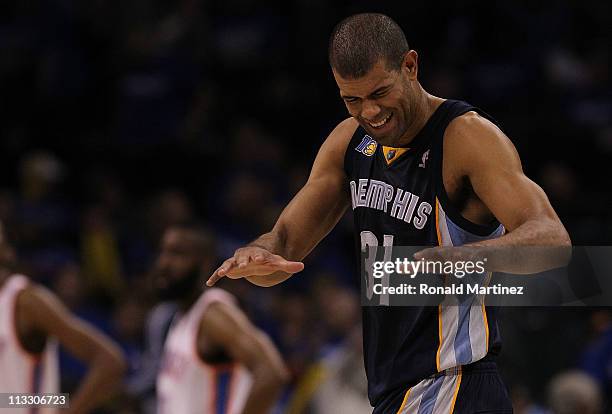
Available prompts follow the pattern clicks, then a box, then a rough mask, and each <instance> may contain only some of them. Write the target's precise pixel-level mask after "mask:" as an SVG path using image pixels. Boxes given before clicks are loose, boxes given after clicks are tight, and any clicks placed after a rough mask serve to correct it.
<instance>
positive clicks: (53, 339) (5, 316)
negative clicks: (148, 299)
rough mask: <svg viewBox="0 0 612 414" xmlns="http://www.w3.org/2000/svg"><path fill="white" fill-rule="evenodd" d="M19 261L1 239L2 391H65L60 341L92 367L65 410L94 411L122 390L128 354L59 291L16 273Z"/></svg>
mask: <svg viewBox="0 0 612 414" xmlns="http://www.w3.org/2000/svg"><path fill="white" fill-rule="evenodd" d="M15 261H16V260H15V254H14V251H13V249H12V247H11V246H10V245H8V244H7V243H6V242H3V241H0V373H1V374H0V392H3V393H7V392H10V393H30V394H41V393H59V392H60V389H59V385H60V384H59V368H58V355H57V345H58V341H59V343H60V344H61V345H62V346H63V347H64V348H65V349H66V350H67V351H68V352H70V353H71V354H72V355H74V356H75V357H77V358H78V359H80V360H82V361H84V362H85V363H86V364H87V365H88V366H89V370H88V371H87V374H86V375H85V377H84V379H83V380H82V383H81V385H80V387H79V388H78V390H77V391H76V393H75V394H73V395H71V396H70V408H69V409H67V410H66V411H62V412H66V413H88V412H90V411H91V410H93V409H94V408H96V407H98V406H100V405H101V403H103V402H105V401H107V400H108V399H109V398H110V397H112V395H113V393H114V392H115V391H116V390H117V389H118V386H119V384H120V382H121V378H122V376H123V372H124V371H125V367H126V363H125V361H124V358H123V355H122V353H121V351H120V350H119V348H118V347H117V345H115V344H114V343H113V342H112V341H111V340H110V339H109V338H107V337H106V336H105V335H103V334H102V333H101V332H99V331H98V330H97V329H95V328H93V327H92V326H90V325H88V324H87V323H85V322H83V321H81V320H80V319H78V318H76V317H75V316H73V315H71V314H70V313H69V312H68V310H67V309H66V308H65V307H64V305H63V304H62V303H61V302H60V301H59V300H58V299H57V297H56V296H55V295H54V294H53V293H51V292H50V291H48V290H47V289H45V288H43V287H42V286H39V285H37V284H35V283H32V282H30V281H29V280H28V278H27V277H25V276H23V275H18V274H14V267H15ZM4 411H5V410H3V409H0V412H4ZM6 412H10V413H14V414H18V413H24V414H25V413H30V412H33V411H32V410H30V409H25V408H24V409H13V408H11V409H6ZM37 412H40V413H55V412H59V410H54V409H50V408H49V409H42V408H41V409H40V410H38V411H37Z"/></svg>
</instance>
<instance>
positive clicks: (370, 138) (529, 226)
mask: <svg viewBox="0 0 612 414" xmlns="http://www.w3.org/2000/svg"><path fill="white" fill-rule="evenodd" d="M329 60H330V65H331V68H332V72H333V75H334V78H335V80H336V83H337V84H338V87H339V89H340V96H341V97H342V99H343V100H344V103H345V105H346V107H347V109H348V112H349V114H350V115H351V118H349V119H347V120H345V121H343V122H341V123H340V124H339V125H338V126H337V127H336V128H335V129H334V130H333V131H332V133H331V134H330V135H329V137H328V138H327V140H326V141H325V142H324V143H323V145H322V147H321V149H320V151H319V153H318V155H317V157H316V159H315V161H314V165H313V167H312V171H311V174H310V177H309V179H308V181H307V183H306V185H305V186H304V188H302V190H301V191H300V192H299V193H298V194H297V195H296V196H295V198H294V199H293V200H292V201H291V202H290V203H289V205H288V206H287V207H286V208H285V210H284V211H283V212H282V214H281V216H280V218H279V219H278V221H277V222H276V225H275V226H274V228H273V229H272V230H271V231H270V232H269V233H266V234H264V235H262V236H261V237H259V238H258V239H257V240H255V241H254V242H253V243H251V244H249V245H248V246H246V247H243V248H241V249H238V250H237V251H236V252H235V254H234V256H233V257H231V258H229V259H227V260H226V261H225V262H224V263H223V264H222V265H221V267H220V268H219V269H217V271H215V272H214V273H213V275H212V276H211V278H210V279H209V282H208V283H209V284H210V285H212V284H214V283H215V282H216V281H217V280H218V279H219V278H221V277H229V278H234V279H236V278H242V277H245V278H247V279H248V280H249V281H251V282H252V283H254V284H257V285H260V286H272V285H275V284H277V283H280V282H282V281H284V280H286V279H287V278H289V277H290V276H291V275H292V274H294V273H296V272H299V271H301V270H302V269H303V267H304V265H303V263H302V262H300V261H301V260H302V259H303V258H304V257H305V256H306V255H307V254H308V253H309V252H310V251H311V250H312V249H313V248H314V247H315V246H316V245H317V243H318V242H319V241H320V240H321V239H322V238H323V237H324V236H325V235H327V234H328V233H329V231H330V230H331V229H332V228H333V227H334V225H335V224H336V223H337V222H338V220H339V219H340V217H341V216H342V214H343V213H344V211H345V210H346V209H347V207H348V206H352V209H353V213H354V220H355V233H356V237H357V239H358V241H359V242H360V244H361V246H362V248H364V249H365V246H376V245H385V246H386V245H390V244H392V245H396V246H401V245H414V246H457V245H461V244H466V243H473V242H478V244H479V245H480V246H491V247H502V246H520V245H544V246H551V245H554V246H569V245H570V240H569V236H568V234H567V232H566V231H565V228H564V227H563V225H562V224H561V222H560V220H559V218H558V217H557V215H556V213H555V212H554V211H553V209H552V207H551V205H550V203H549V201H548V199H547V197H546V195H545V194H544V192H543V191H542V189H541V188H540V187H539V186H538V185H536V184H535V183H534V182H532V181H531V180H530V179H529V178H527V177H526V176H525V175H524V174H523V171H522V168H521V162H520V159H519V156H518V155H517V152H516V150H515V148H514V146H513V145H512V143H511V142H510V140H509V139H508V138H507V137H506V136H505V135H504V133H503V132H502V131H501V130H500V129H499V128H498V127H497V126H496V124H495V122H494V121H493V120H492V119H491V118H490V117H489V116H488V115H486V114H485V113H484V112H482V111H481V110H479V109H477V108H475V107H473V106H471V105H469V104H467V103H465V102H461V101H455V100H449V99H442V98H439V97H436V96H433V95H431V94H429V93H428V92H426V91H425V90H424V89H423V87H422V86H421V85H420V83H419V81H418V71H419V66H418V55H417V52H416V51H414V50H411V49H410V48H409V47H408V43H407V42H406V38H405V36H404V33H403V32H402V30H401V29H400V27H399V26H398V25H397V24H396V23H395V22H394V21H393V20H391V19H390V18H389V17H387V16H384V15H380V14H359V15H355V16H351V17H349V18H347V19H345V20H343V21H342V22H341V23H339V24H338V25H337V26H336V28H335V29H334V31H333V33H332V36H331V40H330V45H329ZM363 335H364V352H365V365H366V373H367V377H368V394H369V398H370V402H371V404H372V405H373V406H374V407H375V408H374V413H406V412H409V413H417V412H418V413H419V414H421V413H432V412H433V413H450V412H456V413H475V412H482V413H484V412H487V413H489V412H496V413H505V412H511V411H512V407H511V403H510V400H509V398H508V395H507V392H506V389H505V386H504V385H503V383H502V381H501V380H500V378H499V375H498V373H497V370H496V366H495V363H494V362H493V357H494V356H495V355H496V354H497V353H498V351H499V348H500V335H499V331H498V326H497V322H496V318H495V313H494V311H493V309H488V308H485V307H482V306H468V307H467V308H466V307H459V306H451V307H441V306H440V307H382V306H373V307H364V308H363Z"/></svg>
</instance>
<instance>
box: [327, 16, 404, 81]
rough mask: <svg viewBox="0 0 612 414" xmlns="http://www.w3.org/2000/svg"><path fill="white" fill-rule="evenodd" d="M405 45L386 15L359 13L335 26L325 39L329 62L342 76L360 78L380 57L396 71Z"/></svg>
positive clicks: (402, 37) (399, 33)
mask: <svg viewBox="0 0 612 414" xmlns="http://www.w3.org/2000/svg"><path fill="white" fill-rule="evenodd" d="M409 50H410V48H409V47H408V41H407V40H406V36H405V35H404V32H403V31H402V29H401V27H399V25H398V24H397V23H395V21H393V19H391V18H390V17H389V16H385V15H384V14H379V13H361V14H355V15H353V16H350V17H347V18H346V19H344V20H342V21H341V22H340V23H338V24H337V25H336V27H335V28H334V30H333V32H332V35H331V38H330V39H329V51H328V53H329V64H330V65H331V67H332V69H334V70H335V71H336V72H338V74H339V75H340V76H342V77H343V78H351V79H355V78H360V77H362V76H363V75H365V74H366V73H368V72H369V71H370V69H372V67H373V66H374V65H375V64H376V63H377V62H378V61H379V60H381V59H383V60H384V62H385V65H386V68H387V69H393V70H397V69H399V68H400V67H401V63H402V59H403V58H404V55H405V54H406V52H408V51H409Z"/></svg>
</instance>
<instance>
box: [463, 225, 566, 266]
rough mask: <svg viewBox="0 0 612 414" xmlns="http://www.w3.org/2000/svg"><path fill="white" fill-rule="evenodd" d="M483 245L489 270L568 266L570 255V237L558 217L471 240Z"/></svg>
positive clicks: (477, 245)
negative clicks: (478, 239)
mask: <svg viewBox="0 0 612 414" xmlns="http://www.w3.org/2000/svg"><path fill="white" fill-rule="evenodd" d="M469 246H472V247H477V248H481V249H482V254H481V255H484V256H485V257H487V261H488V265H487V270H491V271H496V272H506V273H514V274H533V273H538V272H543V271H547V270H551V269H555V268H558V267H562V266H565V265H566V264H567V263H568V261H569V260H570V258H571V240H570V238H569V235H568V234H567V231H566V230H565V228H564V227H563V225H562V224H561V222H559V221H558V220H555V219H538V220H529V221H526V222H525V223H523V224H522V225H520V226H519V227H517V228H516V229H514V230H513V231H511V232H510V233H507V234H505V235H504V236H502V237H499V238H496V239H490V240H484V241H482V242H478V243H474V244H470V245H469Z"/></svg>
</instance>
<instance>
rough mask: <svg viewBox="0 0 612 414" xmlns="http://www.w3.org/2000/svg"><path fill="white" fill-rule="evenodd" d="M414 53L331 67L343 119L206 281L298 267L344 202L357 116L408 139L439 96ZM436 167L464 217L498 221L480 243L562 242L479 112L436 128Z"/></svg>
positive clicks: (535, 191)
mask: <svg viewBox="0 0 612 414" xmlns="http://www.w3.org/2000/svg"><path fill="white" fill-rule="evenodd" d="M417 60H418V55H417V53H416V52H414V51H410V52H408V53H407V54H406V55H405V57H404V61H403V63H402V66H401V68H400V69H399V70H397V71H396V70H392V69H387V68H386V67H385V65H384V63H381V62H379V63H378V64H376V65H374V67H373V68H372V69H371V70H370V72H368V74H366V75H365V76H363V77H362V78H358V79H343V78H341V77H340V76H339V75H338V74H336V73H334V77H335V79H336V82H337V84H338V86H339V88H340V94H341V96H342V97H343V99H344V101H345V104H346V106H347V110H348V111H349V113H350V115H351V116H352V118H349V119H347V120H345V121H343V122H341V123H340V124H339V125H338V126H337V127H336V128H335V129H334V130H333V131H332V133H331V134H330V135H329V137H328V138H327V139H326V141H325V142H324V143H323V145H322V146H321V148H320V150H319V153H318V154H317V157H316V159H315V161H314V164H313V167H312V171H311V174H310V177H309V179H308V181H307V183H306V184H305V186H304V187H303V188H302V189H301V190H300V192H299V193H298V194H297V195H296V196H295V197H294V198H293V200H292V201H291V202H290V203H289V204H288V206H287V207H286V208H285V210H284V211H283V212H282V213H281V215H280V217H279V218H278V221H277V222H276V224H275V226H274V228H273V229H272V230H271V231H270V232H269V233H266V234H264V235H262V236H261V237H259V238H258V239H256V240H255V241H254V242H253V243H251V244H249V245H247V246H246V247H243V248H241V249H238V250H236V252H235V253H234V255H233V256H232V257H230V258H228V259H227V260H226V261H225V262H223V264H222V265H221V266H220V267H219V268H218V269H217V270H216V271H215V272H214V273H213V274H212V276H211V277H210V278H209V280H208V282H207V283H208V285H213V284H214V283H216V282H217V281H218V280H219V279H220V278H222V277H229V278H232V279H239V278H246V279H247V280H249V281H250V282H252V283H254V284H256V285H259V286H273V285H275V284H278V283H280V282H282V281H284V280H286V279H287V278H289V277H290V276H291V275H292V274H294V273H297V272H299V271H301V270H302V269H303V267H304V265H303V263H302V262H301V260H302V259H303V258H304V257H306V255H308V253H310V251H311V250H312V249H313V248H314V247H315V246H316V245H317V244H318V243H319V242H320V241H321V239H322V238H323V237H325V236H326V235H327V234H328V233H329V232H330V231H331V229H332V228H333V227H334V226H335V225H336V223H337V222H338V220H339V219H340V217H341V216H342V214H343V213H344V211H345V210H346V208H347V207H348V206H349V204H350V199H349V192H348V184H347V177H346V174H345V173H344V169H343V162H344V153H345V150H346V148H347V146H348V143H349V141H350V139H351V137H352V135H353V133H354V132H355V130H356V129H357V127H358V125H361V126H362V127H364V128H365V129H366V131H367V132H368V134H369V135H371V136H372V137H373V138H374V139H376V140H377V141H378V142H379V143H381V144H383V145H388V146H397V147H399V146H408V144H409V143H410V141H411V140H412V139H413V138H414V137H415V136H416V134H417V133H418V132H419V130H420V129H421V128H422V127H423V125H424V124H425V122H426V121H427V119H429V117H430V116H431V115H432V114H433V112H434V111H435V108H437V106H438V105H440V103H441V102H442V101H443V99H441V98H438V97H435V96H433V95H430V94H428V93H427V92H426V91H425V90H423V88H422V87H421V85H420V84H419V82H418V80H417V74H418V64H417ZM389 115H391V116H390V117H389ZM387 118H388V123H387V124H385V125H383V126H382V127H381V128H380V129H379V128H374V127H373V126H372V123H373V124H377V123H379V122H380V121H381V120H384V119H387ZM442 170H443V171H442V175H443V181H444V186H445V189H446V191H447V193H448V195H449V198H450V200H451V201H452V202H453V203H456V202H457V201H458V197H459V195H460V194H467V196H465V197H464V196H462V200H461V201H462V202H461V203H460V204H461V205H458V208H459V210H460V212H461V214H462V215H463V216H464V217H465V218H466V219H468V220H471V221H474V222H475V223H486V222H490V220H491V218H492V217H495V218H497V220H499V221H500V222H501V223H502V224H503V225H504V227H505V228H506V231H507V233H506V234H505V235H504V236H502V237H499V238H496V239H492V240H488V241H486V242H482V243H479V245H480V246H485V247H509V246H570V245H571V242H570V239H569V236H568V234H567V231H566V230H565V228H564V227H563V224H562V223H561V221H560V220H559V217H558V216H557V214H556V213H555V211H554V210H553V208H552V206H551V205H550V202H549V201H548V198H547V197H546V194H545V193H544V192H543V190H542V189H541V188H540V187H539V186H538V185H537V184H536V183H534V182H533V181H531V180H530V179H529V178H528V177H527V176H525V174H524V173H523V170H522V167H521V162H520V159H519V156H518V154H517V152H516V149H515V148H514V146H513V144H512V143H511V141H510V140H509V139H508V137H506V136H505V135H504V133H503V132H502V131H500V130H499V129H498V128H497V127H496V126H495V125H494V124H493V123H491V122H490V121H488V120H486V119H485V118H483V117H481V116H479V115H478V114H476V113H473V112H469V113H466V114H464V115H462V116H460V117H457V118H456V119H454V120H453V121H452V122H451V123H450V125H449V126H448V128H447V129H446V132H445V136H444V152H443V168H442ZM445 249H448V248H442V247H436V248H432V249H427V250H426V251H423V252H422V253H421V255H420V256H418V257H417V258H420V257H425V258H427V257H432V256H435V255H436V254H442V253H444V252H446V250H445ZM498 270H504V271H508V272H512V271H513V270H517V269H512V268H509V269H507V268H505V269H498ZM529 270H530V272H531V271H532V270H535V271H538V270H540V269H539V268H538V267H537V266H536V268H535V269H529ZM527 273H529V272H527Z"/></svg>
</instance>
